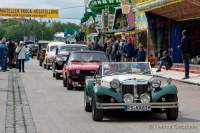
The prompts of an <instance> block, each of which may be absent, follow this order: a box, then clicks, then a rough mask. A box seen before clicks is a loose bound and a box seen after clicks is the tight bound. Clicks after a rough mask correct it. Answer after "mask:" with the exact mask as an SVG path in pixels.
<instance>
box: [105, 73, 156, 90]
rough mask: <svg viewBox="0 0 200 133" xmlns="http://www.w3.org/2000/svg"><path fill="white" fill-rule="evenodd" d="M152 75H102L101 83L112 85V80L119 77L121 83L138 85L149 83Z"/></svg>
mask: <svg viewBox="0 0 200 133" xmlns="http://www.w3.org/2000/svg"><path fill="white" fill-rule="evenodd" d="M152 77H153V76H151V75H138V74H123V75H112V76H105V77H102V80H101V85H103V86H107V87H110V82H111V81H112V80H113V79H118V80H119V81H120V83H121V84H126V85H137V84H148V82H149V81H150V80H151V79H152Z"/></svg>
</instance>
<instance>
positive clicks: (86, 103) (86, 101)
mask: <svg viewBox="0 0 200 133" xmlns="http://www.w3.org/2000/svg"><path fill="white" fill-rule="evenodd" d="M84 109H85V111H86V112H92V107H91V104H90V102H89V98H88V96H86V94H85V93H84Z"/></svg>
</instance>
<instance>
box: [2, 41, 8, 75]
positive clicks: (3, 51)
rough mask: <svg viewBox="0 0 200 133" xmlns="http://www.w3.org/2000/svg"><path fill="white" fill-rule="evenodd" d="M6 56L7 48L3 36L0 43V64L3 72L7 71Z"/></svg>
mask: <svg viewBox="0 0 200 133" xmlns="http://www.w3.org/2000/svg"><path fill="white" fill-rule="evenodd" d="M7 56H8V48H7V45H6V39H5V38H3V39H2V41H1V43H0V66H1V70H2V71H3V72H5V71H7Z"/></svg>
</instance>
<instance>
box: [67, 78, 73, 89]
mask: <svg viewBox="0 0 200 133" xmlns="http://www.w3.org/2000/svg"><path fill="white" fill-rule="evenodd" d="M66 81H67V89H68V90H73V86H72V85H71V84H69V82H68V79H66Z"/></svg>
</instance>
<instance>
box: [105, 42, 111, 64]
mask: <svg viewBox="0 0 200 133" xmlns="http://www.w3.org/2000/svg"><path fill="white" fill-rule="evenodd" d="M111 52H112V41H111V39H110V40H108V41H107V48H106V55H107V57H108V59H109V61H111Z"/></svg>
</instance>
